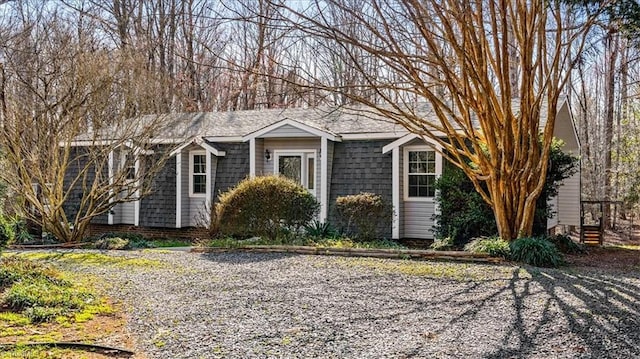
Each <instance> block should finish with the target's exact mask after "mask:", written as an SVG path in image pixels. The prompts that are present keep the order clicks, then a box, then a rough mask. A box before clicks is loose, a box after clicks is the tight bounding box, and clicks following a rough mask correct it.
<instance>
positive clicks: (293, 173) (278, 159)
mask: <svg viewBox="0 0 640 359" xmlns="http://www.w3.org/2000/svg"><path fill="white" fill-rule="evenodd" d="M273 162H274V169H273V172H274V173H275V174H279V175H282V176H285V177H287V178H290V179H292V180H294V181H296V182H298V183H300V184H301V185H302V186H303V187H304V188H306V189H308V190H309V191H310V192H311V193H313V194H314V195H315V194H316V193H315V189H316V151H315V150H300V151H278V150H276V151H274V161H273Z"/></svg>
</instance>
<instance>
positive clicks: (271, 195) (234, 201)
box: [211, 176, 320, 241]
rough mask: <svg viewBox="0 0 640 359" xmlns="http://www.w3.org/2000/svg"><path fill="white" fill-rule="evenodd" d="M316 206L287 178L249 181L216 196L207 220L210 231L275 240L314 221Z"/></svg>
mask: <svg viewBox="0 0 640 359" xmlns="http://www.w3.org/2000/svg"><path fill="white" fill-rule="evenodd" d="M319 206H320V205H319V204H318V202H317V201H316V199H315V197H314V196H313V195H312V194H311V193H310V192H309V191H308V190H306V189H305V188H304V187H302V186H301V185H299V184H298V183H296V182H294V181H292V180H290V179H288V178H285V177H281V176H262V177H255V178H249V179H245V180H243V181H242V182H240V183H238V185H237V186H236V187H234V188H232V189H230V190H229V191H227V192H225V193H222V194H221V195H220V196H219V197H218V202H217V203H216V205H215V208H214V210H213V211H212V218H211V223H212V224H213V226H215V229H212V230H211V232H214V233H217V234H218V236H223V237H224V236H233V237H239V238H248V237H252V236H259V237H264V238H267V239H269V240H273V241H275V240H276V239H278V238H279V237H282V236H284V235H286V234H287V233H297V232H298V231H299V230H300V229H301V228H302V227H303V226H304V225H305V224H307V223H309V222H310V221H311V220H312V219H313V218H314V216H315V215H316V213H317V211H318V208H319Z"/></svg>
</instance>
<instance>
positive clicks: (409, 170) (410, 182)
mask: <svg viewBox="0 0 640 359" xmlns="http://www.w3.org/2000/svg"><path fill="white" fill-rule="evenodd" d="M405 156H406V157H407V158H406V160H405V165H406V169H405V171H406V177H405V178H406V179H407V180H406V187H407V189H406V192H405V193H406V196H407V197H408V199H412V198H413V199H419V198H431V197H434V196H435V194H436V188H435V182H436V151H434V150H426V149H425V150H423V149H419V150H418V149H416V150H413V149H408V150H407V151H405Z"/></svg>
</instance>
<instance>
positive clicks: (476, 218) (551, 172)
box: [434, 140, 577, 246]
mask: <svg viewBox="0 0 640 359" xmlns="http://www.w3.org/2000/svg"><path fill="white" fill-rule="evenodd" d="M562 145H563V143H562V142H561V141H559V140H554V142H553V145H552V148H551V153H550V154H549V169H548V171H547V177H546V183H545V185H544V188H543V190H542V193H541V194H540V197H539V198H538V201H537V202H536V212H535V219H534V226H533V234H534V235H536V236H542V235H544V234H545V233H546V231H547V219H548V218H549V217H550V216H551V215H552V212H551V208H550V207H549V205H548V202H549V199H551V198H553V197H554V196H556V195H557V194H558V188H559V186H560V184H561V183H562V181H563V180H564V179H566V178H568V177H570V176H572V175H573V174H574V173H575V170H576V165H577V158H576V157H573V156H571V155H568V154H565V153H564V152H562V150H561V148H562ZM436 190H437V191H436V193H437V195H436V201H437V202H438V206H439V208H440V211H439V213H438V214H437V215H435V219H436V223H437V225H436V226H435V227H434V229H435V235H436V237H439V238H444V237H453V238H454V243H455V244H456V245H457V246H463V245H464V244H466V243H467V242H468V241H469V240H470V239H471V238H478V237H489V236H494V235H496V234H497V233H498V228H497V226H496V222H495V216H494V214H493V211H492V209H491V207H490V206H489V205H488V204H487V203H486V202H485V201H484V200H483V199H482V197H481V196H480V194H479V193H478V192H477V191H476V189H475V187H474V185H473V183H472V182H471V180H470V179H469V178H468V177H467V176H466V175H465V173H464V172H463V171H462V170H461V169H459V168H458V167H456V166H454V165H452V164H451V163H449V162H445V164H444V168H443V173H442V175H441V176H440V177H439V178H438V179H437V180H436Z"/></svg>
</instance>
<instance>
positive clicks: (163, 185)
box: [140, 155, 176, 227]
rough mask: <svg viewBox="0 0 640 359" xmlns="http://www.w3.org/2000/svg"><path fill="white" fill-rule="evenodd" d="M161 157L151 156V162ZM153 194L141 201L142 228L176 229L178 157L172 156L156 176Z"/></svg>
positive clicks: (153, 183)
mask: <svg viewBox="0 0 640 359" xmlns="http://www.w3.org/2000/svg"><path fill="white" fill-rule="evenodd" d="M158 156H159V155H153V156H150V157H149V158H148V159H149V160H154V159H157V157H158ZM151 186H152V187H151V188H152V192H151V194H149V195H148V196H146V197H143V198H142V199H141V200H140V226H143V227H175V225H176V156H171V157H170V158H169V159H168V160H167V161H166V162H165V163H164V166H163V167H162V169H161V170H160V171H159V172H158V173H157V174H156V175H155V177H154V178H153V182H152V184H151Z"/></svg>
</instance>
